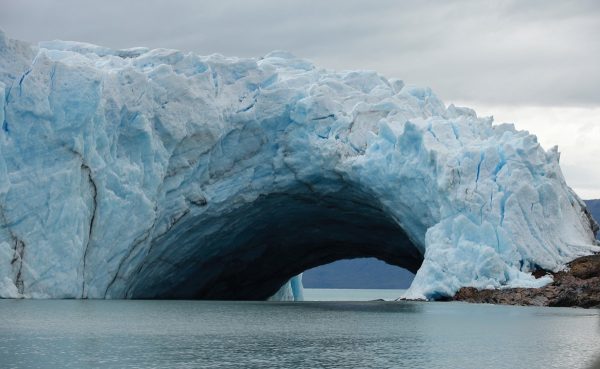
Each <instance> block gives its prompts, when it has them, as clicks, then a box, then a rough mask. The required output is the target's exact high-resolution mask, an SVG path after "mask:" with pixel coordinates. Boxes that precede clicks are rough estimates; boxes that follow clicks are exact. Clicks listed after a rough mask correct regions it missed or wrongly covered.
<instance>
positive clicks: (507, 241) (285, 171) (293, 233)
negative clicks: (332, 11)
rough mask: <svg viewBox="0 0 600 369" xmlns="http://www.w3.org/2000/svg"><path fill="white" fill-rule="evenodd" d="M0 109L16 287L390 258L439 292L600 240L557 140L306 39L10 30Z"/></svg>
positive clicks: (34, 292)
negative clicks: (240, 53)
mask: <svg viewBox="0 0 600 369" xmlns="http://www.w3.org/2000/svg"><path fill="white" fill-rule="evenodd" d="M0 121H1V122H2V130H0V297H2V298H19V297H21V298H207V299H267V298H269V297H271V298H272V299H278V300H285V299H301V296H302V282H301V273H302V271H304V270H306V269H308V268H311V267H315V266H317V265H321V264H325V263H328V262H331V261H334V260H338V259H343V258H356V257H377V258H379V259H381V260H384V261H386V262H388V263H390V264H394V265H398V266H401V267H404V268H407V269H408V270H411V271H413V272H415V273H416V277H415V280H414V282H413V284H412V286H411V287H410V289H409V290H408V291H407V292H406V295H405V296H404V297H405V298H416V299H437V298H444V297H448V296H452V295H453V294H454V293H455V292H456V291H457V290H458V289H459V288H461V287H464V286H473V287H477V288H502V287H516V286H520V287H536V286H541V285H544V284H546V283H548V282H549V281H550V280H549V278H550V277H543V278H539V279H536V278H534V277H533V276H532V274H531V271H533V270H535V269H537V268H543V269H547V270H558V269H560V268H562V267H563V265H564V264H565V263H566V262H568V261H570V260H572V259H574V258H576V257H578V256H582V255H587V254H590V253H592V252H595V251H599V249H600V248H599V247H598V245H597V244H596V242H595V241H594V235H595V232H596V231H597V230H598V226H597V224H596V223H595V222H594V221H593V220H592V218H591V217H590V215H589V213H588V212H587V210H586V208H585V205H584V204H583V202H582V201H581V200H580V199H579V197H578V196H577V195H576V194H575V193H574V192H573V191H572V190H571V189H570V188H569V187H568V186H567V184H566V183H565V180H564V177H563V175H562V173H561V170H560V166H559V152H558V149H557V148H551V149H550V150H548V151H545V150H544V149H542V147H541V146H540V144H539V143H538V141H537V139H536V137H535V136H534V135H532V134H530V133H529V132H526V131H519V130H516V129H515V127H514V126H513V125H511V124H494V123H493V119H492V118H489V117H484V118H481V117H478V116H477V115H476V113H475V112H474V111H473V110H471V109H468V108H461V107H456V106H454V105H450V106H445V105H444V104H443V103H442V102H441V101H440V99H438V98H437V97H436V96H435V95H434V94H433V93H432V91H431V90H430V89H429V88H422V87H418V86H412V85H405V84H404V82H403V81H401V80H397V79H387V78H385V77H383V76H381V75H379V74H377V73H376V72H372V71H340V72H336V71H331V70H326V69H321V68H318V67H316V66H315V65H313V64H312V63H311V62H309V61H307V60H304V59H301V58H297V57H295V56H293V55H291V54H289V53H286V52H281V51H276V52H272V53H270V54H268V55H266V56H264V57H262V58H233V57H224V56H221V55H210V56H198V55H196V54H194V53H186V52H181V51H177V50H170V49H155V50H150V49H147V48H132V49H124V50H112V49H109V48H105V47H100V46H96V45H91V44H86V43H80V42H67V41H50V42H41V43H39V44H38V45H31V44H28V43H25V42H21V41H17V40H13V39H10V38H8V37H7V36H6V35H5V34H4V33H1V32H0Z"/></svg>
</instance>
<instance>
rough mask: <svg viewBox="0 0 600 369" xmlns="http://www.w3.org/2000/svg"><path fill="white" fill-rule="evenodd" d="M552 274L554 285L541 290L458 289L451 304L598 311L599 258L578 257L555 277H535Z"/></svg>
mask: <svg viewBox="0 0 600 369" xmlns="http://www.w3.org/2000/svg"><path fill="white" fill-rule="evenodd" d="M546 274H552V276H553V277H554V282H552V283H551V284H549V285H547V286H545V287H542V288H508V289H501V290H477V289H475V288H472V287H464V288H461V289H460V290H459V291H458V292H457V293H456V295H455V296H454V298H453V300H455V301H466V302H475V303H490V304H506V305H534V306H563V307H582V308H600V254H596V255H590V256H584V257H580V258H578V259H575V260H573V261H572V262H570V263H569V264H567V268H566V269H565V270H564V271H560V272H557V273H552V272H548V271H545V270H539V271H536V272H535V273H534V275H535V276H536V277H538V278H539V277H542V276H543V275H546Z"/></svg>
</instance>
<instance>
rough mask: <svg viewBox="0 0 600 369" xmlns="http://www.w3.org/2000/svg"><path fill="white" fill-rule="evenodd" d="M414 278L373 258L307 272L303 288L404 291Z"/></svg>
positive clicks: (406, 271)
mask: <svg viewBox="0 0 600 369" xmlns="http://www.w3.org/2000/svg"><path fill="white" fill-rule="evenodd" d="M413 278H414V275H413V274H412V273H411V272H409V271H408V270H405V269H402V268H399V267H397V266H393V265H389V264H386V263H384V262H383V261H381V260H377V259H374V258H368V259H351V260H339V261H336V262H333V263H331V264H327V265H322V266H320V267H317V268H313V269H309V270H307V271H305V272H304V274H303V276H302V284H303V285H304V287H306V288H382V289H388V288H389V289H405V288H408V287H409V286H410V284H411V283H412V280H413Z"/></svg>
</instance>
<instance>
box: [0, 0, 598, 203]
mask: <svg viewBox="0 0 600 369" xmlns="http://www.w3.org/2000/svg"><path fill="white" fill-rule="evenodd" d="M0 29H3V30H4V31H5V32H6V33H7V34H8V35H9V37H12V38H19V39H22V40H26V41H31V42H37V41H42V40H52V39H65V40H77V41H86V42H91V43H95V44H100V45H104V46H109V47H113V48H126V47H132V46H148V47H167V48H177V49H182V50H189V51H194V52H197V53H199V54H204V55H205V54H211V53H215V52H218V53H222V54H225V55H235V56H261V55H264V54H266V53H267V52H269V51H271V50H275V49H283V50H289V51H291V52H293V53H294V54H296V55H298V56H301V57H305V58H308V59H311V60H312V61H313V62H315V63H316V64H318V65H319V66H322V67H326V68H332V69H373V70H377V71H378V72H380V73H382V74H384V75H386V76H388V77H397V78H401V79H403V80H405V81H406V82H408V83H413V84H418V85H424V86H430V87H431V88H432V89H433V90H434V91H435V92H436V93H437V95H438V96H439V97H440V98H442V100H443V101H444V102H445V103H447V104H449V103H455V104H459V105H463V106H469V107H472V108H474V109H475V110H476V111H477V113H478V114H479V115H480V116H484V115H493V116H494V117H495V119H496V122H498V123H501V122H513V123H515V124H516V125H517V127H518V128H520V129H527V130H529V131H530V132H532V133H535V134H536V135H537V136H538V138H539V139H540V142H541V143H542V144H543V146H544V147H545V148H546V149H548V148H550V147H551V146H553V145H559V149H560V151H561V152H562V157H561V166H562V168H563V172H564V173H565V176H566V178H567V182H568V183H569V185H570V186H571V187H573V188H574V189H575V190H576V191H577V192H578V193H579V195H580V196H582V197H583V198H600V1H594V0H590V1H548V0H545V1H542V0H539V1H536V0H534V1H527V2H524V1H489V2H488V1H474V0H473V1H455V2H450V1H417V0H414V1H399V0H390V1H376V0H371V1H356V0H339V1H338V0H327V1H326V0H321V1H313V0H308V1H307V0H305V1H285V0H279V1H277V0H261V1H241V0H239V1H230V0H218V1H192V0H189V1H184V0H169V1H156V0H145V1H127V0H103V1H96V0H94V1H84V0H54V1H50V0H18V1H17V0H0Z"/></svg>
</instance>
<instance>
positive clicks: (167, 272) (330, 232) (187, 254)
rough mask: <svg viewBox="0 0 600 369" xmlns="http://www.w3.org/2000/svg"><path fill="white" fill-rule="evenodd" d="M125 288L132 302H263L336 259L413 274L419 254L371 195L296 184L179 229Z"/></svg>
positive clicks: (187, 222) (189, 221)
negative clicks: (371, 261)
mask: <svg viewBox="0 0 600 369" xmlns="http://www.w3.org/2000/svg"><path fill="white" fill-rule="evenodd" d="M177 227H179V228H180V229H179V231H178V232H172V234H171V235H169V236H168V237H165V238H164V239H162V240H161V242H160V244H158V245H156V246H155V247H154V248H153V251H151V254H149V255H148V257H147V260H149V261H148V262H145V263H144V265H143V266H142V267H141V268H140V271H139V273H137V274H136V275H135V276H134V278H133V279H132V280H131V283H130V285H129V287H128V289H127V297H130V298H176V299H224V300H228V299H231V300H233V299H235V300H264V299H267V298H269V297H270V296H272V295H273V294H274V293H276V292H277V291H278V290H279V289H280V288H281V287H282V286H283V285H284V284H285V283H286V282H287V281H288V280H290V278H292V277H294V276H296V275H298V274H300V273H302V272H303V271H305V270H308V269H311V268H314V267H317V266H320V265H324V264H328V263H331V262H333V261H336V260H341V259H352V258H364V257H374V258H377V259H380V260H383V261H385V262H386V263H388V264H392V265H395V266H399V267H401V268H405V269H407V270H409V271H411V272H412V273H416V271H417V270H418V269H419V267H420V266H421V264H422V262H423V255H422V253H421V251H420V250H419V249H418V248H417V247H416V246H415V245H414V244H413V243H412V242H411V240H410V239H409V237H408V236H407V235H406V233H405V232H404V230H403V229H402V228H401V227H400V226H399V225H398V222H397V221H396V220H394V219H393V218H392V217H390V216H389V215H388V214H387V213H386V212H385V211H384V210H383V207H382V206H381V204H379V203H378V202H377V201H376V200H375V197H374V196H371V195H370V194H368V193H366V192H364V191H361V190H358V189H356V188H354V187H351V186H344V187H343V188H342V189H339V190H337V191H333V192H328V193H318V192H315V191H314V190H313V189H311V188H309V189H308V190H307V189H306V186H300V187H298V188H296V189H295V190H293V191H286V192H285V193H272V194H268V195H261V196H259V197H258V198H257V199H255V200H254V201H252V202H250V203H243V204H242V205H240V206H238V207H236V208H234V209H231V210H229V211H228V212H226V213H221V214H220V215H219V216H218V217H202V218H201V217H197V219H196V218H193V217H191V218H189V219H186V220H185V221H184V222H181V224H178V225H177Z"/></svg>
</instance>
